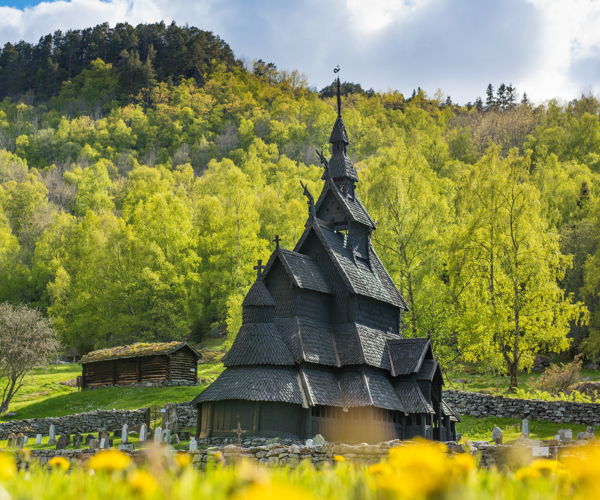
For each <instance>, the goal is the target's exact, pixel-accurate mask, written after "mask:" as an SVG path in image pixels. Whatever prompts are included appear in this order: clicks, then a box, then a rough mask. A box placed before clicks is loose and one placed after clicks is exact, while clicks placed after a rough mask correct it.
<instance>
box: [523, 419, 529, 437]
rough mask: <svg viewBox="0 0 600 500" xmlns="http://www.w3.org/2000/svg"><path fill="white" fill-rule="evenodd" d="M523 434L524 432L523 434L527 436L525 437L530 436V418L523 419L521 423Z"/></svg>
mask: <svg viewBox="0 0 600 500" xmlns="http://www.w3.org/2000/svg"><path fill="white" fill-rule="evenodd" d="M521 434H523V436H525V437H528V436H529V420H528V419H525V420H523V424H522V425H521Z"/></svg>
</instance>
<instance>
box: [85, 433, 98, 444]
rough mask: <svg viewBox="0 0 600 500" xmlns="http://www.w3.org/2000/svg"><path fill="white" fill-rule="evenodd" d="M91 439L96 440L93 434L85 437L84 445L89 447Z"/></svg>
mask: <svg viewBox="0 0 600 500" xmlns="http://www.w3.org/2000/svg"><path fill="white" fill-rule="evenodd" d="M92 439H96V438H95V437H94V435H93V434H88V435H87V436H86V437H85V444H87V445H88V446H89V445H90V443H91V441H92Z"/></svg>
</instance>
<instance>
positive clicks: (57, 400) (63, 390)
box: [0, 360, 224, 422]
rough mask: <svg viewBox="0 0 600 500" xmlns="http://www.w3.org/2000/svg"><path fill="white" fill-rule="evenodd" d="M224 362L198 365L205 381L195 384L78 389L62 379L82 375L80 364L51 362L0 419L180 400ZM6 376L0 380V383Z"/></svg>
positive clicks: (187, 398) (198, 388)
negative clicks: (63, 382) (11, 414)
mask: <svg viewBox="0 0 600 500" xmlns="http://www.w3.org/2000/svg"><path fill="white" fill-rule="evenodd" d="M223 369H224V367H223V364H222V363H221V362H220V360H219V361H216V362H215V363H205V364H201V365H198V377H201V380H202V383H201V384H200V385H199V386H195V387H194V386H192V387H141V388H133V387H108V388H105V389H96V390H92V391H80V392H77V388H76V387H70V386H68V385H62V384H60V382H62V381H66V380H71V379H74V378H76V377H77V376H78V375H81V365H75V367H74V366H73V364H68V365H58V366H55V365H52V366H49V367H48V368H46V369H36V370H34V371H33V372H32V373H31V374H29V375H27V376H26V377H25V379H24V381H23V382H24V385H23V387H22V388H21V389H20V390H19V392H18V393H17V395H16V396H15V397H14V398H13V400H12V402H11V404H10V407H9V410H8V411H9V412H16V413H17V415H16V416H15V417H7V416H6V415H5V416H2V417H0V422H8V421H10V420H22V419H26V418H44V417H62V416H64V415H71V414H73V413H83V412H89V411H95V410H112V409H116V410H135V409H138V408H144V407H146V406H154V405H158V406H159V407H162V406H163V405H164V404H165V403H180V402H183V401H190V400H192V399H194V398H195V397H196V396H197V395H198V394H200V392H202V391H203V390H204V389H206V387H208V385H209V384H210V383H211V382H212V381H213V380H215V379H216V378H217V376H218V375H219V374H220V373H221V372H222V371H223ZM2 381H3V380H0V384H1V383H2Z"/></svg>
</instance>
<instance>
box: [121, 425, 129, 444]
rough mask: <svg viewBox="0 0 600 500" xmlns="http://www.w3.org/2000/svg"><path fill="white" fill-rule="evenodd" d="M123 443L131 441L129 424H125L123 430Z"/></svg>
mask: <svg viewBox="0 0 600 500" xmlns="http://www.w3.org/2000/svg"><path fill="white" fill-rule="evenodd" d="M121 443H123V444H127V443H129V426H128V425H127V424H123V429H122V430H121Z"/></svg>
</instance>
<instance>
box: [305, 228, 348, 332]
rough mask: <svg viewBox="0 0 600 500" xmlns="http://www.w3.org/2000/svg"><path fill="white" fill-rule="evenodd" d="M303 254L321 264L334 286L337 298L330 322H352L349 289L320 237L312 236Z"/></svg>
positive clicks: (306, 243) (333, 305)
mask: <svg viewBox="0 0 600 500" xmlns="http://www.w3.org/2000/svg"><path fill="white" fill-rule="evenodd" d="M302 253H305V254H306V255H310V256H311V257H314V258H315V259H317V261H318V262H319V265H320V266H321V268H322V269H323V272H324V273H325V276H326V277H327V279H328V280H330V283H331V284H332V285H333V289H334V291H335V296H334V298H333V301H332V302H331V314H330V320H331V321H332V322H333V323H347V322H349V321H350V317H349V311H348V306H349V303H348V301H349V293H348V288H347V287H346V285H345V283H344V282H343V281H342V279H341V278H340V275H339V271H338V270H337V268H336V267H335V264H334V263H333V262H332V260H331V257H330V256H329V254H328V253H327V252H326V250H325V249H324V248H323V245H322V244H321V242H320V241H319V239H318V237H317V236H316V235H314V234H311V235H310V237H309V238H308V239H307V240H306V242H305V243H304V245H303V246H302Z"/></svg>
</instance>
